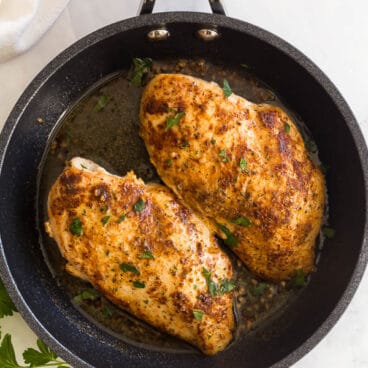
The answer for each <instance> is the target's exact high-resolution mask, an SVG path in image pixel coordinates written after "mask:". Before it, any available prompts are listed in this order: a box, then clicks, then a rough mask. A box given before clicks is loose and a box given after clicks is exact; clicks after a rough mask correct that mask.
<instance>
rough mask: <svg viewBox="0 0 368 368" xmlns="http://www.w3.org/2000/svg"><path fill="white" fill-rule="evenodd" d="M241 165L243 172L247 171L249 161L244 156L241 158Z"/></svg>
mask: <svg viewBox="0 0 368 368" xmlns="http://www.w3.org/2000/svg"><path fill="white" fill-rule="evenodd" d="M239 166H240V169H241V171H242V172H245V171H246V170H247V166H248V162H247V160H246V159H245V158H244V157H241V158H240V160H239Z"/></svg>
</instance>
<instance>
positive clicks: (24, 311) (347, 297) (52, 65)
mask: <svg viewBox="0 0 368 368" xmlns="http://www.w3.org/2000/svg"><path fill="white" fill-rule="evenodd" d="M178 22H185V23H193V24H198V23H199V24H213V25H215V26H221V27H224V28H228V29H231V30H234V31H239V32H242V33H247V34H249V35H251V36H252V37H255V38H257V39H260V40H261V41H263V42H265V43H267V44H268V45H269V46H270V47H273V48H276V49H278V50H279V51H281V52H283V53H285V54H287V55H288V56H289V57H290V58H291V59H293V60H294V61H295V62H297V63H298V64H299V65H300V66H301V67H302V68H303V69H305V70H306V71H307V72H308V73H309V74H310V75H311V76H312V77H313V78H314V79H315V80H316V81H317V82H318V84H319V85H320V87H321V88H322V89H324V90H325V91H326V92H327V94H328V96H329V97H330V98H331V99H332V101H333V102H334V103H335V105H336V108H337V109H338V110H339V112H340V113H341V115H342V116H343V117H344V120H345V123H346V125H347V127H348V129H349V130H350V132H351V134H352V137H353V140H354V143H355V146H356V149H357V151H358V155H359V159H360V166H361V170H362V174H363V177H364V184H365V188H367V185H368V150H367V147H366V143H365V140H364V137H363V135H362V132H361V129H360V127H359V125H358V122H357V121H356V119H355V117H354V115H353V113H352V111H351V109H350V107H349V106H348V104H347V102H346V101H345V99H344V98H343V96H342V95H341V94H340V92H339V91H338V90H337V88H336V87H335V86H334V84H333V83H332V82H331V81H330V80H329V78H328V77H327V76H326V75H325V74H324V73H323V72H322V71H321V70H320V69H319V68H318V67H317V65H316V64H314V63H313V62H312V61H311V60H310V59H309V58H308V57H307V56H305V55H304V54H303V53H302V52H300V51H299V50H297V49H296V48H295V47H293V46H292V45H290V44H289V43H288V42H286V41H284V40H283V39H281V38H280V37H278V36H276V35H274V34H272V33H270V32H268V31H266V30H264V29H261V28H259V27H257V26H254V25H252V24H250V23H247V22H244V21H241V20H238V19H234V18H230V17H226V16H223V15H216V14H207V13H194V12H168V13H157V14H149V15H143V16H138V17H134V18H129V19H126V20H122V21H119V22H116V23H113V24H111V25H108V26H106V27H103V28H101V29H99V30H97V31H95V32H93V33H91V34H89V35H87V36H85V37H84V38H82V39H80V40H79V41H77V42H75V43H74V44H72V45H71V46H69V47H68V48H67V49H65V50H64V51H62V52H61V53H60V54H59V55H58V56H56V57H55V58H54V59H53V60H52V61H51V62H49V63H48V64H47V65H46V66H45V67H44V68H43V69H42V71H41V72H40V73H39V74H38V75H37V76H36V77H35V78H34V79H33V80H32V81H31V83H30V84H29V86H28V87H27V88H26V89H25V91H24V92H23V94H22V95H21V97H20V98H19V99H18V101H17V103H16V105H15V107H14V108H13V110H12V111H11V113H10V115H9V117H8V119H7V120H6V122H5V125H4V127H3V130H2V132H1V134H0V174H1V171H2V168H3V163H4V159H5V154H6V152H7V146H8V143H9V142H10V140H11V138H12V135H13V132H14V130H15V128H16V126H17V123H18V121H19V119H20V117H21V116H22V115H23V113H24V110H25V108H26V107H27V105H28V104H29V102H30V101H31V100H32V99H33V97H34V96H35V95H37V92H38V91H39V89H40V88H41V87H42V86H43V85H44V84H45V83H46V82H47V80H48V79H49V78H50V77H52V76H53V75H54V74H55V73H57V72H58V70H59V68H60V67H62V66H63V65H64V64H65V63H66V62H68V61H69V60H70V59H72V58H74V57H76V56H77V55H78V54H79V53H82V52H83V51H84V50H85V49H87V48H88V47H90V46H92V45H94V44H96V43H97V42H100V41H103V40H105V39H107V38H109V37H110V36H112V35H114V34H117V33H120V32H124V31H127V30H130V29H136V28H139V27H146V26H155V25H158V24H170V23H178ZM367 204H368V203H367V196H365V226H364V237H363V240H362V246H361V252H360V254H359V258H358V260H357V263H356V265H355V268H354V271H353V273H352V276H351V279H350V281H349V283H348V284H347V286H346V288H345V290H344V292H343V293H342V295H341V298H340V300H339V301H338V303H337V304H336V306H335V307H334V309H333V310H332V312H331V313H330V315H329V316H328V317H327V318H326V320H325V321H324V322H323V323H322V324H321V325H320V326H319V328H318V329H317V330H316V331H315V332H314V333H313V334H312V335H311V336H310V337H309V338H308V339H307V340H306V341H305V342H304V343H303V344H301V345H300V346H299V347H298V348H297V349H295V350H294V351H293V352H291V353H290V354H289V355H287V356H285V357H284V358H283V359H282V360H280V361H279V362H277V363H275V364H274V365H272V367H275V368H276V367H288V366H290V365H291V364H294V363H295V362H296V361H298V360H299V359H301V358H302V357H303V356H304V355H306V354H307V353H308V352H309V351H310V350H312V348H313V347H315V346H316V345H317V344H318V343H319V342H320V341H321V340H322V338H323V337H324V336H326V335H327V333H328V332H329V331H330V330H331V328H332V327H333V326H334V325H335V324H336V323H337V321H338V320H339V318H340V317H341V316H342V314H343V313H344V311H345V309H346V308H347V306H348V305H349V303H350V302H351V300H352V298H353V296H354V294H355V292H356V290H357V288H358V285H359V283H360V281H361V279H362V277H363V274H364V270H365V268H366V265H367V262H368V241H367V234H368V223H367V221H366V219H367V208H368V206H367ZM0 266H1V267H0V276H1V278H2V280H3V282H4V284H5V286H6V288H7V290H8V291H9V294H10V296H11V298H12V299H13V301H14V303H15V304H16V306H17V308H18V310H19V312H20V314H21V315H22V317H23V318H24V319H25V320H26V322H27V324H28V325H30V327H31V328H32V330H33V331H35V333H36V334H37V335H38V336H40V337H41V338H42V339H43V340H44V341H45V342H46V343H47V344H48V345H49V346H50V347H51V348H52V349H53V350H55V352H56V353H57V354H58V355H60V356H61V357H63V358H64V359H66V360H67V361H68V362H70V363H71V364H72V365H73V366H75V367H92V366H91V365H90V364H89V363H87V362H86V361H84V360H82V359H81V358H79V357H78V356H76V355H75V354H74V353H72V352H71V351H70V350H68V349H67V348H66V347H65V346H63V345H62V344H61V343H60V342H59V341H58V340H57V339H56V338H54V337H53V336H52V335H51V334H50V333H49V332H48V330H47V329H46V328H45V327H44V326H43V325H42V324H41V322H40V321H39V320H38V319H37V317H36V316H35V315H34V313H33V312H32V310H31V309H30V308H29V306H28V305H27V303H26V302H25V300H24V299H23V297H22V295H21V293H20V292H19V290H18V288H17V285H16V283H15V282H14V279H13V277H12V272H11V269H10V268H9V266H8V264H7V262H6V257H5V253H4V249H3V244H2V240H1V234H0Z"/></svg>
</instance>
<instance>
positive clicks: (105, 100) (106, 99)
mask: <svg viewBox="0 0 368 368" xmlns="http://www.w3.org/2000/svg"><path fill="white" fill-rule="evenodd" d="M109 101H110V97H108V96H101V97H100V98H99V99H98V101H97V103H96V105H95V107H94V109H93V111H96V112H99V111H101V110H103V109H104V108H105V106H106V105H107V103H108V102H109Z"/></svg>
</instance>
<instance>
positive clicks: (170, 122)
mask: <svg viewBox="0 0 368 368" xmlns="http://www.w3.org/2000/svg"><path fill="white" fill-rule="evenodd" d="M184 115H185V112H184V111H182V112H178V113H176V114H175V115H174V116H168V117H167V119H166V127H165V131H166V130H168V129H170V128H172V127H173V126H175V125H178V124H179V123H180V119H181V118H182V117H183V116H184Z"/></svg>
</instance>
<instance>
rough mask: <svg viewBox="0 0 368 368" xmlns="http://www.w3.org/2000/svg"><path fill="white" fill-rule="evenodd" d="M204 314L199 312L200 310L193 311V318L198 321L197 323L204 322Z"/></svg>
mask: <svg viewBox="0 0 368 368" xmlns="http://www.w3.org/2000/svg"><path fill="white" fill-rule="evenodd" d="M203 314H204V313H203V312H202V311H199V310H194V311H193V316H194V318H195V319H196V320H197V321H202V318H203Z"/></svg>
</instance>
